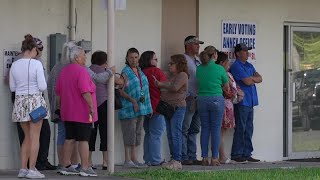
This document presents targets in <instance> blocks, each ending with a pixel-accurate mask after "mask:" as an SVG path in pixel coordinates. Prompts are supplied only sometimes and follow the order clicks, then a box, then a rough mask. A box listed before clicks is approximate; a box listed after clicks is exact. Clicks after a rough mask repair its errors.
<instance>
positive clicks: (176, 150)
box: [166, 107, 186, 161]
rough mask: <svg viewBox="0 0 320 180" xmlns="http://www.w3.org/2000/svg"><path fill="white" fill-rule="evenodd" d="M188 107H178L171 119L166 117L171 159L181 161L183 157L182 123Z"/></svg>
mask: <svg viewBox="0 0 320 180" xmlns="http://www.w3.org/2000/svg"><path fill="white" fill-rule="evenodd" d="M185 112H186V107H178V108H177V109H176V111H175V112H174V114H173V117H172V118H171V119H166V125H167V137H168V144H169V149H170V154H171V159H174V160H176V161H181V158H182V123H183V119H184V114H185Z"/></svg>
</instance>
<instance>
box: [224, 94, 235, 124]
mask: <svg viewBox="0 0 320 180" xmlns="http://www.w3.org/2000/svg"><path fill="white" fill-rule="evenodd" d="M234 126H235V119H234V111H233V103H232V101H231V100H230V99H225V108H224V115H223V120H222V128H234Z"/></svg>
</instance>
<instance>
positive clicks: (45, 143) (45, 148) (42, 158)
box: [17, 119, 51, 166]
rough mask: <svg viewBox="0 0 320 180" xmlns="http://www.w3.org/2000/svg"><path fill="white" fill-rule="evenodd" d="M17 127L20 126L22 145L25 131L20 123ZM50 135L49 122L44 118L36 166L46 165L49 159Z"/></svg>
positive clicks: (19, 132)
mask: <svg viewBox="0 0 320 180" xmlns="http://www.w3.org/2000/svg"><path fill="white" fill-rule="evenodd" d="M17 128H18V135H19V141H20V145H22V143H23V140H24V133H23V130H22V128H21V125H20V123H17ZM50 135H51V131H50V125H49V122H48V120H47V119H44V120H43V122H42V127H41V131H40V138H39V152H38V158H37V164H36V166H45V163H46V162H47V161H48V155H49V146H50Z"/></svg>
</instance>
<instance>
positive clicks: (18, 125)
mask: <svg viewBox="0 0 320 180" xmlns="http://www.w3.org/2000/svg"><path fill="white" fill-rule="evenodd" d="M16 124H17V130H18V137H19V142H20V146H21V145H22V143H23V140H24V133H23V130H22V127H21V124H20V123H16Z"/></svg>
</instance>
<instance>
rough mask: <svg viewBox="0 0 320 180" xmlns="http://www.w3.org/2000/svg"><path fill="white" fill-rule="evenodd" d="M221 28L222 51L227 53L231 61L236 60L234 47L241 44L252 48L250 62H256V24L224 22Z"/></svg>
mask: <svg viewBox="0 0 320 180" xmlns="http://www.w3.org/2000/svg"><path fill="white" fill-rule="evenodd" d="M221 28H222V31H221V32H222V43H221V47H222V49H221V51H223V52H225V53H227V54H228V56H229V59H230V60H231V61H233V60H235V55H234V47H235V46H236V44H239V43H245V44H246V45H247V46H248V47H252V50H249V59H248V61H251V62H254V61H255V60H256V44H257V41H256V32H257V25H256V23H252V22H241V21H222V27H221Z"/></svg>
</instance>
